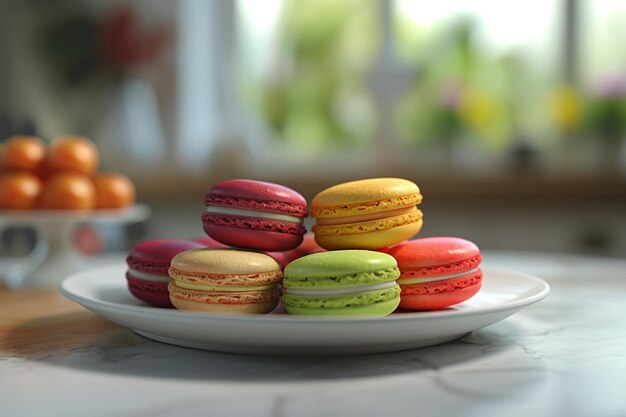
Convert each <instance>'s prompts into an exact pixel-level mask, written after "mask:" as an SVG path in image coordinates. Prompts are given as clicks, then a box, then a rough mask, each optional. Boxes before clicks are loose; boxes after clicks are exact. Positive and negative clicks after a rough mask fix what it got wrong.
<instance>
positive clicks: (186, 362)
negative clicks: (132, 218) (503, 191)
mask: <svg viewBox="0 0 626 417" xmlns="http://www.w3.org/2000/svg"><path fill="white" fill-rule="evenodd" d="M498 326H500V327H499V329H500V330H502V326H504V327H506V329H504V330H502V331H499V332H493V331H489V330H479V331H476V332H472V333H469V334H468V335H466V336H465V337H462V338H460V339H457V340H455V341H452V342H448V343H445V344H442V345H437V346H432V347H427V348H421V349H415V350H409V351H401V352H394V353H385V354H367V355H349V356H318V357H316V356H302V357H300V356H255V355H240V354H230V353H221V352H210V351H202V350H195V349H189V348H183V347H178V346H173V345H167V344H163V343H159V342H154V341H152V340H148V339H145V338H143V337H141V336H139V335H137V334H135V333H133V332H132V331H130V330H128V329H125V328H122V327H120V326H118V325H115V324H113V323H110V322H108V321H106V320H104V319H101V318H99V317H97V316H95V315H93V314H91V313H88V312H76V313H67V314H59V315H55V316H50V317H48V318H46V319H37V320H32V321H30V322H27V323H25V324H23V325H20V326H17V327H15V328H13V329H11V330H9V332H8V334H7V335H6V340H7V342H5V346H0V355H1V356H0V361H2V360H8V359H11V360H18V361H23V362H24V363H25V364H28V363H29V362H32V361H36V362H43V363H46V364H48V365H53V366H60V367H65V368H73V369H77V370H82V371H92V372H102V373H110V374H117V375H128V376H137V377H153V378H173V379H184V380H206V381H232V382H236V381H247V382H269V383H271V382H284V381H298V380H307V381H312V380H339V379H352V378H369V377H372V378H375V377H380V376H386V375H396V374H406V373H414V372H427V371H435V370H439V369H442V368H446V367H450V366H453V365H455V364H459V363H464V362H471V361H473V360H478V359H482V360H484V359H485V358H486V357H488V356H491V355H498V354H501V353H504V352H505V351H508V350H510V349H516V348H519V346H517V344H516V343H515V342H514V341H512V340H510V338H508V337H505V336H500V335H504V334H515V333H516V329H515V328H514V327H515V326H514V324H513V323H511V322H506V321H505V322H502V323H499V324H498Z"/></svg>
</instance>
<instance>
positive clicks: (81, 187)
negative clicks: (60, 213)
mask: <svg viewBox="0 0 626 417" xmlns="http://www.w3.org/2000/svg"><path fill="white" fill-rule="evenodd" d="M41 205H42V207H43V208H46V209H61V210H87V209H91V208H93V207H94V206H95V205H96V188H95V187H94V185H93V182H92V181H91V178H89V177H87V176H86V175H83V174H79V173H76V172H69V171H65V172H57V173H55V174H52V175H51V176H50V177H49V178H48V179H47V180H46V183H45V184H44V187H43V192H42V194H41Z"/></svg>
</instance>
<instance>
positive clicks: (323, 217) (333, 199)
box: [311, 178, 422, 250]
mask: <svg viewBox="0 0 626 417" xmlns="http://www.w3.org/2000/svg"><path fill="white" fill-rule="evenodd" d="M421 202H422V194H421V193H420V189H419V187H418V186H417V185H416V184H415V183H413V182H412V181H409V180H405V179H401V178H371V179H364V180H358V181H351V182H346V183H343V184H338V185H335V186H333V187H330V188H327V189H326V190H324V191H322V192H320V193H319V194H317V195H316V196H315V197H314V198H313V202H312V209H311V215H312V216H313V217H314V218H315V220H316V225H315V226H314V227H313V232H314V233H315V240H316V241H317V243H318V244H319V245H320V246H321V247H323V248H325V249H329V250H334V249H381V248H384V247H387V246H389V245H393V244H396V243H400V242H402V241H404V240H406V239H408V238H410V237H412V236H413V235H415V234H416V233H417V232H419V231H420V229H421V228H422V212H421V211H420V210H419V209H418V208H417V205H418V204H419V203H421Z"/></svg>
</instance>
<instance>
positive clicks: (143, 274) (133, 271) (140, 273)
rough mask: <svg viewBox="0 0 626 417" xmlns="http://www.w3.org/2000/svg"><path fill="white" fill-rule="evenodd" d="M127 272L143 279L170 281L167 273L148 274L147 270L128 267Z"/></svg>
mask: <svg viewBox="0 0 626 417" xmlns="http://www.w3.org/2000/svg"><path fill="white" fill-rule="evenodd" d="M128 272H130V274H131V275H132V276H133V277H135V278H137V279H141V280H143V281H152V282H170V280H171V279H170V277H168V276H167V275H158V274H150V273H148V272H143V271H137V270H136V269H133V268H128Z"/></svg>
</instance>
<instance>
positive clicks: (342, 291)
mask: <svg viewBox="0 0 626 417" xmlns="http://www.w3.org/2000/svg"><path fill="white" fill-rule="evenodd" d="M396 285H397V284H396V282H395V281H388V282H383V283H380V284H374V285H363V286H356V287H348V288H329V289H319V290H316V289H302V288H285V290H284V293H285V294H292V295H305V296H315V295H323V296H327V295H328V296H332V295H347V294H358V293H361V292H368V291H377V290H384V289H387V288H392V287H394V286H396Z"/></svg>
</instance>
